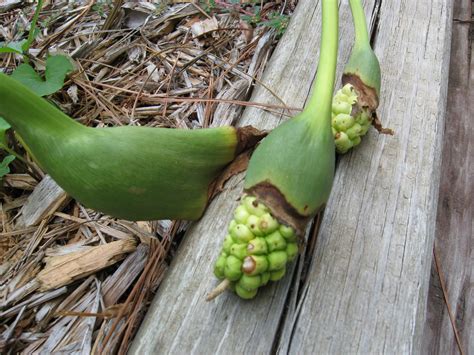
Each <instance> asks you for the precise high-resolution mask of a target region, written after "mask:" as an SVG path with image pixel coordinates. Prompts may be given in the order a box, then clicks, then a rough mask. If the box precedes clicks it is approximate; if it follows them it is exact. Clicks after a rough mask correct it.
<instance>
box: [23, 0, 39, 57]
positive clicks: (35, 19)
mask: <svg viewBox="0 0 474 355" xmlns="http://www.w3.org/2000/svg"><path fill="white" fill-rule="evenodd" d="M42 7H43V0H38V4H37V5H36V9H35V13H34V15H33V19H32V20H31V26H30V32H29V33H28V39H27V41H26V48H25V49H24V52H26V51H28V50H29V49H30V47H31V44H32V43H33V41H34V40H35V32H36V23H37V22H38V17H39V14H40V12H41V8H42ZM24 60H25V62H28V57H27V56H26V55H25V56H24Z"/></svg>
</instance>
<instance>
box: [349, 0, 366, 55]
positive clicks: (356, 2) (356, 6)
mask: <svg viewBox="0 0 474 355" xmlns="http://www.w3.org/2000/svg"><path fill="white" fill-rule="evenodd" d="M349 4H350V5H351V12H352V18H353V20H354V29H355V46H356V47H362V46H366V45H369V46H370V39H369V33H368V32H367V23H366V21H365V13H364V7H363V6H362V2H361V0H349Z"/></svg>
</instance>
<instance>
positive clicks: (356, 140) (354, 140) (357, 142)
mask: <svg viewBox="0 0 474 355" xmlns="http://www.w3.org/2000/svg"><path fill="white" fill-rule="evenodd" d="M361 140H362V139H361V138H360V137H358V136H357V137H355V138H354V139H353V140H352V146H353V147H355V146H357V145H359V144H360V141H361Z"/></svg>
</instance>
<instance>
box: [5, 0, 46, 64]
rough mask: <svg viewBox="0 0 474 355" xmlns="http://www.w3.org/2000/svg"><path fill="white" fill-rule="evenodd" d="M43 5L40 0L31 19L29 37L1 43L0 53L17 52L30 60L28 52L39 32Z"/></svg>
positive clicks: (26, 60) (26, 59) (25, 59)
mask: <svg viewBox="0 0 474 355" xmlns="http://www.w3.org/2000/svg"><path fill="white" fill-rule="evenodd" d="M42 6H43V0H38V4H37V5H36V9H35V14H34V15H33V19H32V20H31V25H30V31H29V33H28V38H27V39H22V40H20V41H12V42H10V43H3V42H1V43H0V53H17V54H21V55H23V60H24V61H25V62H28V57H27V55H26V54H27V52H28V50H29V49H30V47H31V44H32V43H33V41H34V40H35V38H36V36H37V35H38V33H39V30H38V27H37V25H36V24H37V22H38V17H39V13H40V11H41V8H42Z"/></svg>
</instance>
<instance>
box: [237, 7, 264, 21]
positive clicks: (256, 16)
mask: <svg viewBox="0 0 474 355" xmlns="http://www.w3.org/2000/svg"><path fill="white" fill-rule="evenodd" d="M242 20H244V21H245V22H247V23H249V24H251V25H255V26H259V25H260V24H261V22H262V14H261V10H260V6H255V12H253V14H251V15H242Z"/></svg>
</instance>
